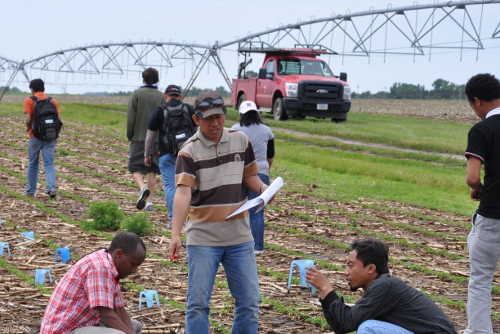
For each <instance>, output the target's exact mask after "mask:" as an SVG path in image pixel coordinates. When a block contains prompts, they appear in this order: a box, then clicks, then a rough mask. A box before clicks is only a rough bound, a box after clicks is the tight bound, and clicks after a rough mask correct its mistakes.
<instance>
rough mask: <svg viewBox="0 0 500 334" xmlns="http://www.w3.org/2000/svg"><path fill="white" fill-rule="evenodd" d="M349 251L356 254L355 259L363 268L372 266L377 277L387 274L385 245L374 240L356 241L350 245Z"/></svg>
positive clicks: (387, 260) (386, 249)
mask: <svg viewBox="0 0 500 334" xmlns="http://www.w3.org/2000/svg"><path fill="white" fill-rule="evenodd" d="M351 250H355V251H356V252H357V253H358V254H357V256H356V257H357V258H358V259H360V260H361V261H362V262H363V265H364V266H365V267H366V266H367V265H369V264H374V265H375V266H376V267H377V273H378V274H379V275H382V274H386V273H388V272H389V266H388V262H389V246H388V245H387V244H386V243H384V242H382V241H379V240H375V239H366V240H356V241H354V242H353V243H352V244H351Z"/></svg>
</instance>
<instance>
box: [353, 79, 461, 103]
mask: <svg viewBox="0 0 500 334" xmlns="http://www.w3.org/2000/svg"><path fill="white" fill-rule="evenodd" d="M432 87H433V88H432V89H431V90H426V89H425V86H423V85H414V84H409V83H403V82H396V83H394V84H393V85H392V87H391V88H390V89H389V91H388V92H387V91H380V92H377V93H374V94H372V93H371V92H370V91H366V92H362V93H352V97H353V98H358V99H373V98H375V99H436V100H455V99H459V100H463V99H465V94H464V87H465V85H457V84H454V83H452V82H449V81H447V80H444V79H437V80H435V81H434V82H433V83H432Z"/></svg>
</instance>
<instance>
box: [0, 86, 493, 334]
mask: <svg viewBox="0 0 500 334" xmlns="http://www.w3.org/2000/svg"><path fill="white" fill-rule="evenodd" d="M74 99H76V98H74ZM106 99H108V98H106ZM124 99H125V101H126V98H124ZM58 100H59V101H60V102H62V103H68V102H70V100H69V99H68V100H65V98H64V97H62V96H61V97H58ZM21 101H22V99H21ZM75 101H76V100H75ZM103 101H106V102H98V101H97V100H96V99H95V97H92V103H112V102H110V100H103ZM358 101H361V100H356V101H355V102H356V103H354V104H353V108H354V110H353V111H355V110H356V108H360V110H363V111H366V110H365V109H362V108H368V106H371V105H370V104H369V103H368V102H367V103H368V105H367V106H366V107H361V105H358V104H357V102H358ZM377 101H378V100H377ZM4 102H9V99H7V100H6V101H4ZM11 102H14V101H11ZM16 102H19V101H16ZM78 102H82V101H81V100H78ZM363 102H365V101H363ZM396 102H398V101H394V103H396ZM116 103H124V102H123V100H122V101H121V102H116ZM372 103H373V101H372ZM453 103H455V102H453ZM453 103H452V102H450V104H448V103H446V101H444V103H443V104H442V105H441V104H440V105H439V107H437V106H436V105H437V104H434V105H433V104H431V103H429V104H428V105H427V104H425V103H424V104H421V105H420V107H417V106H416V105H415V106H412V107H407V108H406V109H405V110H404V112H403V114H405V115H408V116H416V115H417V116H419V117H435V118H439V119H453V120H462V121H464V122H469V118H468V116H467V114H469V113H471V112H470V111H469V109H468V106H467V103H466V102H465V101H459V102H457V103H456V104H454V105H453ZM461 104H465V107H464V108H461V107H460V106H461ZM396 105H397V104H396ZM399 107H400V106H396V107H395V108H399ZM384 108H387V110H386V111H387V112H389V113H391V112H395V111H393V109H392V107H390V106H387V107H380V109H379V110H385V109H384ZM440 108H449V109H440ZM372 109H373V110H371V111H370V110H368V111H369V112H379V111H377V110H375V109H377V108H375V107H372ZM389 109H390V110H389ZM424 109H425V110H424ZM438 109H439V110H438ZM447 110H448V111H447ZM459 110H460V111H459ZM1 112H2V109H1V105H0V114H1ZM459 114H460V115H459ZM452 116H453V117H452ZM2 123H3V124H4V126H3V127H2V129H1V130H0V180H1V181H0V199H1V203H2V207H1V209H0V217H1V220H2V224H1V225H0V242H9V245H10V251H11V256H8V254H7V250H6V249H5V250H4V256H3V257H0V298H1V300H2V301H3V302H2V303H0V332H2V333H37V332H38V331H39V325H40V320H41V317H42V315H43V311H44V309H45V306H46V303H47V301H48V298H49V296H50V293H51V290H52V289H53V288H54V287H55V285H56V284H57V282H58V281H59V280H60V278H61V277H62V276H63V275H64V273H65V272H66V271H67V270H68V268H69V267H70V266H71V265H72V264H74V263H75V261H76V260H77V259H78V258H79V257H81V256H84V255H85V254H87V253H89V252H92V251H94V250H97V249H99V248H102V247H107V246H108V245H109V240H110V238H111V237H112V235H113V233H111V232H109V233H108V232H105V233H102V234H97V233H96V234H94V233H90V232H87V231H84V230H82V228H81V226H80V223H81V222H82V221H84V220H85V219H86V218H85V214H86V213H87V210H88V206H89V203H90V202H91V201H105V200H111V199H113V200H116V201H117V202H118V203H119V205H120V208H121V209H122V210H123V211H124V212H125V214H126V215H132V214H133V213H135V212H136V209H135V199H136V195H137V189H136V187H135V186H134V184H132V182H131V181H132V180H131V177H130V175H129V173H128V171H127V168H126V166H127V151H128V146H127V143H126V142H125V141H124V140H123V138H119V137H118V136H117V138H110V137H103V136H102V134H101V133H100V131H99V129H98V128H91V127H89V126H85V125H83V124H72V123H71V122H65V128H64V134H63V136H62V138H60V139H59V140H58V156H57V158H56V168H57V173H58V174H57V176H58V186H59V194H58V197H57V199H56V200H52V201H51V200H49V199H48V197H47V196H46V195H45V194H44V191H43V187H42V185H44V175H43V172H42V173H41V174H40V179H39V189H38V192H37V195H36V196H35V197H34V198H29V197H26V196H24V188H25V185H26V177H25V176H26V165H27V150H26V147H27V138H26V135H25V132H24V118H23V115H22V114H20V115H18V116H17V115H16V116H11V115H3V114H2ZM89 133H90V135H89ZM157 185H158V188H159V190H158V191H157V192H156V198H155V208H156V210H155V211H154V212H152V213H151V214H150V218H151V221H152V222H153V223H154V224H155V227H156V229H155V230H154V232H153V233H152V234H151V235H149V236H147V237H145V238H144V240H145V243H146V245H147V247H148V257H147V259H146V261H145V263H144V264H143V265H142V266H141V267H140V268H139V272H138V274H136V275H134V276H131V277H129V278H127V279H126V280H124V281H122V291H123V294H124V297H125V299H126V304H127V308H128V310H129V311H130V313H131V315H132V316H133V317H134V318H135V319H138V320H140V321H141V322H143V324H144V325H145V328H144V331H143V333H184V309H185V303H186V291H187V262H186V258H185V251H183V255H184V256H181V258H180V260H179V262H175V263H171V262H170V261H168V260H167V247H168V242H169V236H170V233H169V231H168V230H164V227H165V221H166V209H165V208H164V206H165V205H164V200H163V192H162V188H163V186H162V182H161V180H160V179H158V183H157ZM289 186H290V189H302V190H301V191H291V190H287V191H282V192H280V193H279V196H277V198H276V199H275V201H274V202H273V203H271V205H270V206H269V207H268V208H267V209H266V221H267V225H266V235H265V242H266V251H265V253H264V255H262V256H258V257H257V264H258V270H259V279H260V287H261V307H260V311H259V314H260V325H259V333H308V334H313V333H329V332H330V330H329V329H328V327H327V326H326V327H324V326H322V324H324V323H322V322H321V320H322V319H323V316H322V312H321V306H320V304H319V301H318V298H317V296H315V295H313V294H312V293H311V292H310V291H309V290H308V289H307V288H306V287H301V286H300V285H299V282H298V273H297V272H295V274H294V281H293V284H292V287H291V291H290V292H289V293H287V280H288V272H289V269H290V263H291V261H293V260H296V259H305V258H308V259H309V258H310V259H314V260H315V262H316V263H317V265H318V266H319V267H321V268H322V270H323V272H324V273H326V275H327V277H328V278H329V280H330V281H331V282H332V284H333V286H334V288H335V289H336V290H337V291H338V292H339V293H340V294H342V295H343V296H344V297H345V298H346V299H347V300H348V301H349V302H354V301H355V300H356V299H357V298H359V297H360V296H361V292H355V293H351V292H349V289H348V285H347V283H346V281H345V279H344V277H343V274H342V272H343V266H344V262H345V257H346V251H345V247H346V246H347V245H348V244H349V243H350V242H352V241H353V240H354V239H356V238H366V237H375V238H383V239H385V240H386V241H387V242H388V243H389V245H390V248H391V250H390V256H391V266H390V268H391V271H392V273H393V274H394V275H395V276H398V277H400V278H402V279H403V280H405V281H406V282H408V283H410V284H411V285H412V286H414V287H416V288H417V289H420V290H422V291H424V292H425V293H427V294H429V296H430V297H431V298H432V299H433V300H434V301H435V302H436V303H437V304H438V305H439V306H440V307H441V308H442V309H443V310H444V311H445V313H446V314H448V315H449V317H450V318H451V319H452V320H453V321H454V322H455V324H456V328H457V329H458V330H459V331H463V330H464V329H465V326H466V316H465V302H466V296H467V278H468V275H469V267H468V253H467V247H466V236H467V234H468V232H469V222H468V217H464V216H458V215H453V214H449V213H443V212H438V211H432V210H426V209H422V208H417V207H411V206H407V205H402V204H401V203H395V202H368V201H363V200H359V201H356V202H350V203H346V202H340V201H337V200H335V198H334V197H333V196H332V197H331V198H320V197H317V196H315V195H314V188H313V187H311V186H310V185H299V184H289ZM23 231H33V232H34V233H35V236H36V238H35V240H31V241H25V242H21V232H23ZM58 247H69V248H70V249H71V256H72V260H71V261H70V262H69V263H66V264H61V263H55V262H54V253H55V252H54V250H55V248H58ZM45 268H47V269H51V272H52V277H53V279H54V282H52V283H50V282H47V278H46V284H45V285H44V286H43V287H42V286H39V285H35V284H34V273H35V269H45ZM499 285H500V277H499V276H498V275H497V276H496V277H495V282H494V286H495V287H496V290H495V291H494V292H493V297H494V302H493V309H494V312H495V314H496V315H498V313H499V312H500V304H499V303H498V300H499V299H500V294H499V293H498V292H497V291H498V287H499ZM142 289H152V290H156V291H157V292H158V294H159V296H160V297H161V300H160V304H161V305H160V307H157V306H156V305H154V307H153V308H144V307H143V309H142V310H138V303H139V292H140V291H141V290H142ZM231 300H232V298H231V295H230V293H229V289H228V287H227V284H226V282H225V278H224V274H223V269H222V268H221V269H220V271H219V273H218V276H217V282H216V284H215V286H214V291H213V297H212V300H211V320H212V322H211V328H212V329H211V332H213V333H229V332H230V328H231V324H232V319H233V306H232V303H231ZM143 304H144V302H143ZM497 318H498V317H497ZM494 326H495V331H496V332H497V331H500V321H499V320H494Z"/></svg>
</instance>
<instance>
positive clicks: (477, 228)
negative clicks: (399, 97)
mask: <svg viewBox="0 0 500 334" xmlns="http://www.w3.org/2000/svg"><path fill="white" fill-rule="evenodd" d="M465 95H466V96H467V99H468V100H469V104H470V106H471V108H472V110H474V112H475V113H476V115H477V116H478V117H479V118H480V119H481V120H482V121H481V122H479V123H477V124H476V125H474V126H473V127H472V128H471V129H470V131H469V137H468V141H467V151H466V152H465V157H466V158H467V185H468V186H469V187H470V198H471V199H472V200H473V201H480V202H479V207H478V209H477V211H476V213H475V214H474V215H473V216H472V230H471V231H470V233H469V236H468V238H467V244H468V246H469V259H470V280H469V291H468V297H467V321H468V324H467V329H466V330H465V332H464V334H471V333H493V327H492V324H491V284H492V281H493V276H494V274H495V270H496V267H497V264H498V260H499V258H500V201H499V196H500V82H499V81H498V79H497V78H495V77H494V76H493V75H490V74H477V75H475V76H473V77H472V78H470V79H469V81H468V82H467V84H466V85H465ZM482 164H484V184H483V183H481V165H482Z"/></svg>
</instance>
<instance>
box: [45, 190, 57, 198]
mask: <svg viewBox="0 0 500 334" xmlns="http://www.w3.org/2000/svg"><path fill="white" fill-rule="evenodd" d="M47 194H48V195H49V198H50V199H54V198H56V195H57V190H55V189H50V190H49V192H48V193H47Z"/></svg>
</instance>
